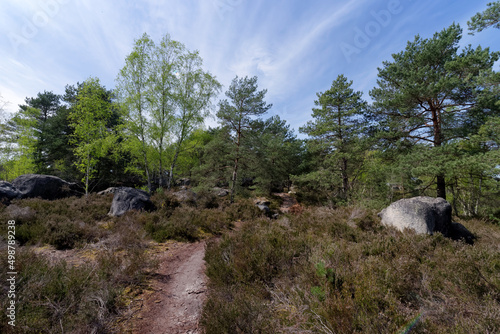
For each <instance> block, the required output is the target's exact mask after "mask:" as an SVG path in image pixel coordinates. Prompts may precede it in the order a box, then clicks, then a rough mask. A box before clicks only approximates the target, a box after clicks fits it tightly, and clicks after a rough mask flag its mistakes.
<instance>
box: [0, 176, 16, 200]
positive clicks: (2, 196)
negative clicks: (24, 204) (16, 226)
mask: <svg viewBox="0 0 500 334" xmlns="http://www.w3.org/2000/svg"><path fill="white" fill-rule="evenodd" d="M20 197H21V194H20V193H19V190H17V189H16V188H15V187H14V186H13V185H12V184H10V183H9V182H7V181H0V203H9V202H10V200H12V199H15V198H20Z"/></svg>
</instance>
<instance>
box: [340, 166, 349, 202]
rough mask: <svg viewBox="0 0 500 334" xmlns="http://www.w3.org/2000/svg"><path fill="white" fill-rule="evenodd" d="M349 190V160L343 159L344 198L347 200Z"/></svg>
mask: <svg viewBox="0 0 500 334" xmlns="http://www.w3.org/2000/svg"><path fill="white" fill-rule="evenodd" d="M348 190H349V177H348V176H347V159H346V158H342V197H343V198H344V199H347V192H348Z"/></svg>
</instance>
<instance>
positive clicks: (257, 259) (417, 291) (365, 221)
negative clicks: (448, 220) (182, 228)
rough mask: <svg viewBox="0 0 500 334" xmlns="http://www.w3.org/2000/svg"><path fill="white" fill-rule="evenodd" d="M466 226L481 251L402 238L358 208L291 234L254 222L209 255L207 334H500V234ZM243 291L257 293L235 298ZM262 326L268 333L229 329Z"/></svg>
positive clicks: (327, 212)
mask: <svg viewBox="0 0 500 334" xmlns="http://www.w3.org/2000/svg"><path fill="white" fill-rule="evenodd" d="M460 222H461V223H462V224H464V225H465V226H466V227H467V228H469V229H470V230H471V231H472V232H473V233H475V234H477V235H478V236H479V238H478V241H477V242H476V243H475V244H474V245H468V244H466V243H464V242H461V241H453V240H451V239H448V238H445V237H444V236H443V235H441V234H439V233H436V234H435V235H433V236H428V235H416V234H415V233H412V232H406V233H401V232H398V231H396V230H395V229H392V228H385V227H382V226H381V225H380V223H379V219H378V217H377V216H376V213H375V212H374V211H371V210H367V209H357V208H352V207H351V208H337V209H328V208H309V209H306V210H304V211H303V213H301V214H298V215H290V216H288V217H287V218H286V224H285V223H280V222H279V221H277V222H276V223H274V222H272V221H269V220H263V219H254V220H249V221H247V222H246V224H245V225H244V226H243V227H242V228H241V229H240V230H237V231H235V232H233V233H232V234H229V235H226V236H224V237H223V238H222V239H221V240H218V241H213V242H211V243H209V246H208V247H207V253H206V261H207V274H208V276H209V278H210V290H209V295H208V301H207V306H206V307H205V309H204V315H203V317H204V318H203V319H204V321H203V325H204V327H205V328H206V329H207V330H208V329H209V332H211V333H215V332H216V329H219V330H220V332H224V333H238V332H252V331H254V332H259V331H260V332H264V333H267V332H269V333H271V332H273V331H274V332H282V333H297V332H306V333H308V332H311V333H353V332H355V333H374V332H375V333H397V332H405V331H406V330H407V329H408V328H410V327H411V328H412V332H414V333H445V332H446V333H448V332H452V333H477V332H482V333H493V332H498V331H499V330H500V313H498V309H500V253H499V252H498V244H499V243H500V229H499V228H498V227H497V226H494V225H491V224H485V222H481V221H479V220H469V221H463V220H461V221H460ZM245 289H250V290H251V291H252V293H251V294H248V295H246V294H244V293H243V292H242V293H241V294H239V295H238V296H237V297H235V296H234V294H235V293H234V291H239V290H242V291H245ZM230 301H231V302H230ZM209 305H210V306H209ZM252 305H258V306H255V307H256V308H257V307H260V308H261V309H262V311H261V312H257V311H255V312H253V311H252V312H251V311H250V310H254V309H253V308H252V307H251V306H252ZM214 310H217V311H214ZM228 319H230V320H228ZM256 319H258V323H260V324H265V326H264V327H259V329H258V330H255V329H254V328H252V327H248V326H247V327H234V326H233V327H231V323H240V324H246V323H249V322H252V321H254V322H255V321H257V320H256ZM217 326H219V327H217ZM242 326H243V325H242ZM242 328H246V329H245V330H244V329H242Z"/></svg>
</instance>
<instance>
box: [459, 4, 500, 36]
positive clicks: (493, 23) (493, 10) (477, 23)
mask: <svg viewBox="0 0 500 334" xmlns="http://www.w3.org/2000/svg"><path fill="white" fill-rule="evenodd" d="M487 6H488V8H486V9H485V10H484V11H483V12H480V13H477V14H476V15H474V16H473V17H472V18H471V19H470V21H468V22H467V24H468V25H469V30H470V32H469V34H471V35H474V33H475V32H481V31H483V30H484V29H486V28H489V27H493V28H497V29H500V1H496V2H490V3H488V5H487Z"/></svg>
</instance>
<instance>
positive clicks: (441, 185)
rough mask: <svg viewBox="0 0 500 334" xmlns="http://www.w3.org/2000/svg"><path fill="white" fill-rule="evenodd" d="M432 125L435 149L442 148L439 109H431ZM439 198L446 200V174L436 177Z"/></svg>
mask: <svg viewBox="0 0 500 334" xmlns="http://www.w3.org/2000/svg"><path fill="white" fill-rule="evenodd" d="M431 111H432V123H433V127H434V147H440V146H441V143H442V133H441V114H440V110H439V109H434V108H433V109H431ZM436 188H437V197H441V198H444V199H446V181H445V176H444V173H439V174H438V175H436Z"/></svg>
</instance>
